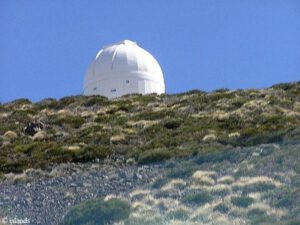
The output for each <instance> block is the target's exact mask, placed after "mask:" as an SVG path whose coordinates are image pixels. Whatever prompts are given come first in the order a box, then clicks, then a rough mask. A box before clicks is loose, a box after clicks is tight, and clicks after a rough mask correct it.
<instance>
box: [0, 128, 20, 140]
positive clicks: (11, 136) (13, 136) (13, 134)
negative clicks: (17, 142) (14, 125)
mask: <svg viewBox="0 0 300 225" xmlns="http://www.w3.org/2000/svg"><path fill="white" fill-rule="evenodd" d="M3 136H4V137H5V138H7V139H10V140H13V139H16V138H17V137H18V135H17V134H16V132H14V131H11V130H8V131H6V132H5V133H4V135H3Z"/></svg>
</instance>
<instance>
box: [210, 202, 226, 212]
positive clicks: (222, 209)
mask: <svg viewBox="0 0 300 225" xmlns="http://www.w3.org/2000/svg"><path fill="white" fill-rule="evenodd" d="M229 210H230V208H229V207H228V206H227V205H225V204H224V203H220V204H218V205H216V206H215V207H214V208H213V211H218V212H220V213H228V212H229Z"/></svg>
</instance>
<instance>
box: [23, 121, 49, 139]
mask: <svg viewBox="0 0 300 225" xmlns="http://www.w3.org/2000/svg"><path fill="white" fill-rule="evenodd" d="M44 128H45V125H44V124H43V123H41V122H37V123H32V122H29V123H28V124H27V126H26V127H24V133H25V134H28V135H30V136H33V135H35V134H36V133H37V132H38V131H40V130H43V129H44Z"/></svg>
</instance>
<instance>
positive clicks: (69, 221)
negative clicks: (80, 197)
mask: <svg viewBox="0 0 300 225" xmlns="http://www.w3.org/2000/svg"><path fill="white" fill-rule="evenodd" d="M129 214H130V205H129V204H128V203H127V202H125V201H123V200H119V199H110V200H108V201H104V200H103V199H100V200H90V201H87V202H84V203H82V204H80V205H78V206H75V207H73V208H72V209H71V210H70V211H69V212H68V213H67V214H66V216H65V217H64V219H63V221H62V222H61V223H60V225H107V224H112V223H114V222H118V221H120V220H124V219H127V218H128V216H129Z"/></svg>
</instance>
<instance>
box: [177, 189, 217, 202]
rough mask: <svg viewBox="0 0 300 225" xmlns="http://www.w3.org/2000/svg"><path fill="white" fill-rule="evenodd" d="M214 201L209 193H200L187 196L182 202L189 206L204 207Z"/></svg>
mask: <svg viewBox="0 0 300 225" xmlns="http://www.w3.org/2000/svg"><path fill="white" fill-rule="evenodd" d="M212 200H213V197H212V196H211V195H210V194H209V193H208V192H205V191H200V192H198V193H195V194H190V195H187V196H185V197H184V198H183V200H182V201H183V203H185V204H189V205H203V204H205V203H208V202H211V201H212Z"/></svg>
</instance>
